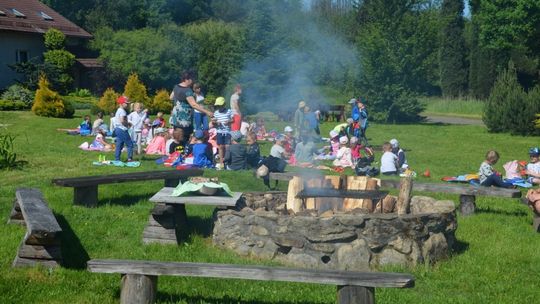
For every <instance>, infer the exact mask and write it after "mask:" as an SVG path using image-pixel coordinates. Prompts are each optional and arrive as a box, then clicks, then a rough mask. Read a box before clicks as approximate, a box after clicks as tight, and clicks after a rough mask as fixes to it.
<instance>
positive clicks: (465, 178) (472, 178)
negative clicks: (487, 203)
mask: <svg viewBox="0 0 540 304" xmlns="http://www.w3.org/2000/svg"><path fill="white" fill-rule="evenodd" d="M441 180H443V181H445V182H453V183H469V184H471V185H479V184H480V176H479V175H478V174H464V175H458V176H445V177H443V178H441ZM504 181H505V182H507V183H510V184H512V185H514V186H518V187H522V188H531V187H532V184H530V183H528V182H527V181H526V180H525V179H523V178H511V179H504Z"/></svg>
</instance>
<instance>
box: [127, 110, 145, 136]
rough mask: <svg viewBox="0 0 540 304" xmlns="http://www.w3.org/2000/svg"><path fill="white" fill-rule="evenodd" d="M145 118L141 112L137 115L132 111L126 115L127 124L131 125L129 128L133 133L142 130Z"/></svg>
mask: <svg viewBox="0 0 540 304" xmlns="http://www.w3.org/2000/svg"><path fill="white" fill-rule="evenodd" d="M145 118H146V113H144V112H141V113H137V112H136V111H133V112H131V113H129V115H128V122H130V123H131V127H132V128H133V130H135V131H140V130H142V127H143V122H144V119H145Z"/></svg>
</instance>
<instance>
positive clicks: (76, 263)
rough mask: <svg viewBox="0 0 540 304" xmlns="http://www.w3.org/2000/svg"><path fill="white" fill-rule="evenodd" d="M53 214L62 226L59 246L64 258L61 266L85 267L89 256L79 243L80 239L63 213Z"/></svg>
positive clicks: (69, 267) (71, 267)
mask: <svg viewBox="0 0 540 304" xmlns="http://www.w3.org/2000/svg"><path fill="white" fill-rule="evenodd" d="M54 216H55V217H56V220H57V221H58V224H59V225H60V227H61V228H62V236H61V239H62V244H61V247H60V248H61V250H62V258H63V260H64V261H63V263H62V266H63V267H65V268H68V269H79V270H81V269H86V262H87V261H88V260H90V256H89V255H88V252H86V250H85V249H84V247H83V245H82V244H81V240H80V239H79V237H77V234H75V232H74V231H73V229H72V228H71V226H70V225H69V223H68V221H67V220H66V218H65V217H64V216H63V215H61V214H57V213H55V214H54Z"/></svg>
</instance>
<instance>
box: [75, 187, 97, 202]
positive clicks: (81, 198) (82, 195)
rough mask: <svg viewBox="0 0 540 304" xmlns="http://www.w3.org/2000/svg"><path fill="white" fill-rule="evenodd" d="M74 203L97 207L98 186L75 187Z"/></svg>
mask: <svg viewBox="0 0 540 304" xmlns="http://www.w3.org/2000/svg"><path fill="white" fill-rule="evenodd" d="M73 204H75V205H82V206H85V207H97V205H98V186H97V185H94V186H86V187H74V188H73Z"/></svg>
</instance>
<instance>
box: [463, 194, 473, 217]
mask: <svg viewBox="0 0 540 304" xmlns="http://www.w3.org/2000/svg"><path fill="white" fill-rule="evenodd" d="M475 202H476V196H474V195H464V194H462V195H460V196H459V213H461V215H463V216H468V215H471V214H474V211H475V210H476V203H475Z"/></svg>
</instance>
